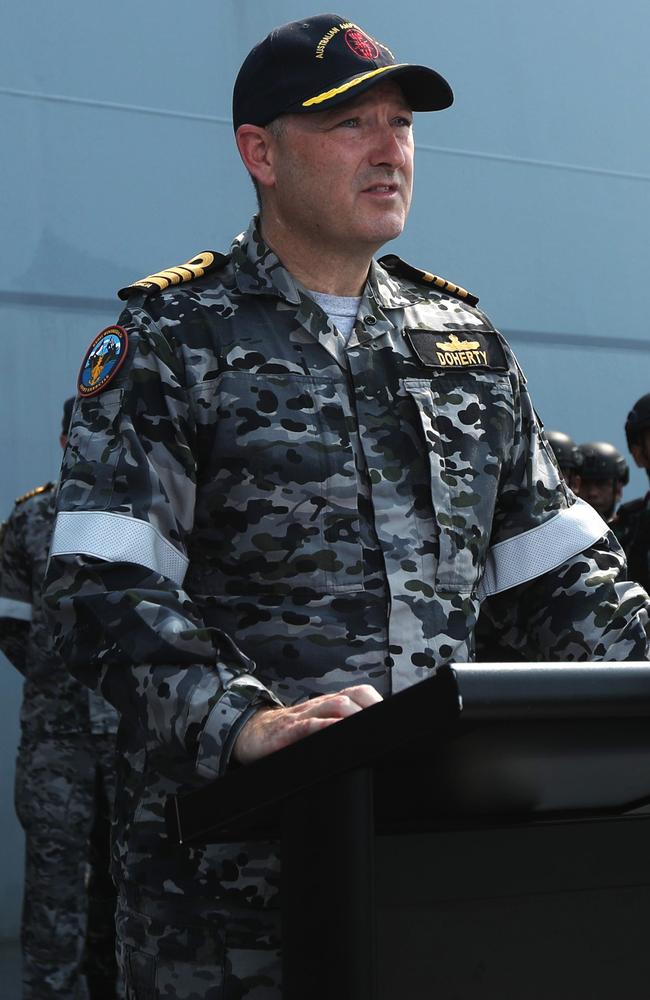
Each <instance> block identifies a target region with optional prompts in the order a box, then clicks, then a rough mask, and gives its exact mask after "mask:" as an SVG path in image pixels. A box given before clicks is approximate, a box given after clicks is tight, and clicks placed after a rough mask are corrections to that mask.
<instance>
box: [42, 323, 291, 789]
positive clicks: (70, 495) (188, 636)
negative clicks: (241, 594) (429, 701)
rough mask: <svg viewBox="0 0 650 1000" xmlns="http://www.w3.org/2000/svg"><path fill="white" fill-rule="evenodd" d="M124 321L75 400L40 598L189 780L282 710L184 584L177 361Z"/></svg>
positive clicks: (190, 464) (168, 762) (157, 748)
mask: <svg viewBox="0 0 650 1000" xmlns="http://www.w3.org/2000/svg"><path fill="white" fill-rule="evenodd" d="M121 321H122V323H123V326H124V328H125V329H126V330H127V331H128V336H129V348H128V354H127V358H126V360H125V362H124V364H123V366H122V368H121V369H120V372H119V374H118V376H117V377H116V378H115V380H114V381H113V382H112V383H111V384H110V387H107V389H106V391H104V392H102V393H100V394H98V395H96V396H93V397H91V398H87V399H80V400H78V401H77V404H76V406H75V412H74V415H73V422H72V426H71V432H70V436H69V442H68V447H67V449H66V453H65V455H64V460H63V468H62V474H61V485H60V490H59V495H58V499H57V521H56V527H55V531H54V536H53V541H52V548H51V552H50V564H49V568H48V574H47V580H46V600H47V603H48V606H49V608H50V611H51V613H52V615H53V617H54V619H55V622H56V625H55V628H56V632H57V642H58V646H59V651H60V653H61V655H62V656H63V659H64V661H65V662H66V664H67V666H68V668H69V669H70V670H71V672H72V673H73V674H74V675H75V676H76V677H78V678H79V679H80V680H81V681H82V682H84V683H85V684H87V685H88V686H90V687H91V688H93V689H95V690H98V691H99V692H101V694H103V695H104V697H105V698H106V699H107V700H108V701H109V702H111V703H112V704H113V705H114V706H115V707H116V708H117V710H118V711H119V712H120V713H121V714H122V716H123V717H125V718H126V719H127V721H128V725H129V728H130V729H131V730H132V728H133V727H134V726H135V727H137V728H138V729H139V731H140V732H141V734H142V738H143V739H144V741H145V743H146V747H147V752H148V753H150V754H154V753H155V754H156V755H157V758H158V760H159V769H160V770H161V772H162V773H165V774H167V775H168V776H170V777H173V778H175V779H176V780H179V781H189V782H193V781H194V782H196V781H198V780H200V779H201V778H214V777H216V776H217V775H218V774H219V773H220V772H221V771H222V770H223V769H224V768H225V767H226V766H227V763H228V759H229V755H230V751H231V749H232V745H233V743H234V740H235V738H236V736H237V734H238V732H239V730H240V728H241V726H242V725H243V723H244V722H245V721H246V720H247V719H248V717H249V716H250V714H252V712H253V711H255V710H256V709H257V708H259V707H260V705H264V704H279V702H278V700H277V698H276V697H275V696H274V695H273V694H272V693H271V692H270V691H268V690H267V689H266V688H265V687H264V686H263V685H262V684H261V683H260V682H259V681H258V680H257V679H256V678H255V677H254V676H252V674H253V670H254V664H253V663H252V662H251V660H250V659H249V658H248V657H247V656H246V655H245V654H244V653H243V652H242V651H241V650H240V649H238V648H237V646H236V645H235V644H234V642H233V641H232V640H231V639H230V638H229V637H228V636H227V635H225V634H224V633H223V632H221V631H219V630H218V629H215V628H212V627H208V626H206V623H205V622H204V621H203V620H202V618H201V615H200V613H199V610H198V609H197V607H196V605H195V604H194V603H193V602H192V600H191V598H190V596H189V595H188V594H187V593H186V592H185V591H184V589H183V580H184V576H185V571H186V568H187V565H188V546H189V544H190V537H191V532H192V526H193V519H194V501H195V494H196V482H197V474H198V471H199V470H198V466H197V457H196V453H195V427H194V422H193V418H192V412H191V407H190V405H189V397H188V392H187V389H186V371H185V368H184V363H183V358H182V356H181V355H180V351H179V353H178V354H177V353H176V352H175V346H176V345H175V343H174V342H173V340H172V338H171V337H170V336H165V335H164V334H163V333H161V332H160V331H159V330H158V328H157V327H156V325H155V323H154V322H153V320H152V319H151V317H150V316H149V315H148V314H147V313H146V312H145V311H143V310H137V311H135V310H134V311H130V310H129V309H127V310H125V312H124V313H123V315H122V317H121Z"/></svg>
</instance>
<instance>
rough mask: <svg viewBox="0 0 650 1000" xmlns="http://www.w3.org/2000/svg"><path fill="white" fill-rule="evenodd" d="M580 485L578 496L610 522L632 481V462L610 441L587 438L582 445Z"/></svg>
mask: <svg viewBox="0 0 650 1000" xmlns="http://www.w3.org/2000/svg"><path fill="white" fill-rule="evenodd" d="M579 447H580V454H581V456H582V464H581V467H580V488H579V491H578V495H579V496H581V497H582V499H583V500H586V501H587V503H588V504H591V506H592V507H593V508H594V510H597V511H598V513H599V514H600V516H601V517H602V518H603V520H605V521H607V522H608V523H609V522H611V520H612V518H613V517H614V511H615V510H616V506H617V504H618V503H619V501H620V499H621V496H622V494H623V487H624V486H626V485H627V484H628V482H629V481H630V470H629V468H628V464H627V462H626V461H625V459H624V458H623V456H622V455H621V453H620V451H619V450H618V449H617V448H615V447H614V445H613V444H610V443H609V442H608V441H587V442H585V444H581V445H580V446H579Z"/></svg>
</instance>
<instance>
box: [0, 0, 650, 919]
mask: <svg viewBox="0 0 650 1000" xmlns="http://www.w3.org/2000/svg"><path fill="white" fill-rule="evenodd" d="M397 11H398V16H396V7H395V5H394V4H392V3H387V2H380V3H377V2H376V0H375V2H373V3H370V2H367V0H355V2H352V3H351V4H350V5H349V6H348V7H347V9H345V10H343V9H342V10H341V12H342V13H343V14H345V15H346V16H347V17H349V18H351V19H353V20H356V21H358V22H359V23H360V24H361V25H362V26H363V27H365V28H366V29H367V30H369V31H370V32H371V33H373V34H376V35H377V36H378V37H379V38H381V39H382V40H384V41H386V42H387V43H388V44H389V45H390V46H391V48H392V49H393V50H394V51H395V52H396V55H397V56H398V58H400V59H404V60H408V61H412V62H424V63H432V64H433V65H435V66H436V67H437V68H439V69H440V70H441V71H442V72H443V73H444V74H445V75H447V76H448V78H449V79H450V80H451V82H452V84H453V86H454V90H455V92H456V105H455V107H454V108H453V109H452V110H450V111H448V112H444V113H442V114H437V115H429V116H426V115H423V116H421V117H420V118H419V119H418V121H417V123H416V141H417V142H418V147H419V151H418V154H417V167H416V185H417V191H416V198H415V202H414V207H413V212H412V216H411V221H410V223H409V227H408V229H407V231H406V232H405V234H404V235H403V236H402V238H401V239H400V240H399V241H397V242H396V244H394V249H395V250H396V252H398V253H400V254H401V255H402V256H404V257H405V258H406V259H407V260H410V261H412V262H413V263H416V264H418V265H420V266H422V267H425V268H427V269H428V270H433V271H435V272H436V273H438V274H442V275H444V276H445V277H449V278H451V279H452V280H454V281H457V282H458V283H460V284H463V285H465V286H466V287H468V288H470V289H471V290H472V291H474V292H476V293H477V294H478V295H480V297H481V304H482V305H483V306H484V307H485V308H486V309H487V311H488V312H489V313H490V315H491V317H492V319H493V320H494V321H495V322H496V323H497V324H498V325H499V326H500V327H501V328H502V329H503V330H504V331H506V332H507V333H508V334H509V336H510V339H511V341H512V343H513V346H514V347H515V350H516V351H517V353H518V355H519V358H520V361H521V362H522V364H523V366H524V368H525V369H526V372H527V374H528V377H529V381H530V384H531V387H532V390H533V394H534V398H535V400H536V403H537V408H538V410H539V411H540V414H541V416H542V418H543V420H544V422H545V424H546V425H547V427H551V428H559V429H562V430H565V431H567V432H568V433H570V434H572V436H574V437H575V438H576V439H578V440H583V441H584V440H587V439H606V440H610V441H613V442H614V443H615V444H616V445H617V446H618V447H619V448H620V449H621V450H622V451H625V442H624V437H623V432H622V425H623V421H624V419H625V414H626V412H627V410H628V409H629V406H630V404H631V403H632V402H633V401H634V400H635V399H636V398H637V397H638V396H640V395H641V394H642V393H643V392H646V391H648V390H650V384H649V382H650V379H649V377H648V361H649V359H650V353H649V351H650V346H649V340H648V334H647V323H646V316H645V289H646V284H647V280H648V278H647V275H648V249H647V231H648V222H649V219H650V212H649V209H650V183H649V181H650V167H649V166H648V164H649V163H650V130H648V128H647V101H648V90H649V85H650V64H649V62H648V58H647V51H648V42H649V38H650V7H649V6H648V4H647V2H645V0H621V2H620V3H619V4H618V5H617V7H616V12H615V13H614V12H613V8H612V7H611V4H606V3H605V2H604V0H589V2H588V0H568V2H567V0H563V2H560V0H546V3H544V4H529V3H521V0H493V2H492V3H489V4H487V3H485V2H481V0H457V2H456V3H454V4H453V5H443V4H428V5H422V4H420V3H419V2H416V0H402V2H401V3H400V4H399V6H398V8H397ZM313 12H314V11H313V10H312V9H309V8H308V7H307V8H306V7H305V4H304V2H300V3H298V2H294V0H275V2H274V3H273V4H270V3H263V2H261V0H259V2H254V0H234V2H233V0H221V2H219V0H211V2H210V3H208V2H206V0H195V2H194V3H193V4H191V5H180V4H178V3H171V2H170V0H161V2H158V3H156V4H155V5H154V4H150V3H144V2H139V3H134V2H132V0H131V2H130V3H126V2H124V0H113V2H112V3H111V4H102V5H98V4H89V3H82V2H81V0H61V2H59V3H57V4H52V3H51V2H46V0H33V2H32V3H30V4H23V5H13V6H12V17H11V24H9V23H8V22H7V21H6V22H5V23H4V26H3V29H4V30H3V33H2V36H1V38H0V116H1V120H2V135H3V147H4V155H3V156H2V158H1V160H0V219H1V224H2V232H3V235H4V239H3V240H2V242H1V245H0V360H1V365H0V451H1V453H0V467H1V468H2V478H1V481H0V511H1V512H3V514H4V512H8V511H9V509H10V507H11V503H12V500H13V498H14V497H15V496H16V495H18V494H20V493H22V492H24V491H25V490H28V489H30V488H31V487H33V486H35V485H37V484H39V483H41V482H44V481H45V480H47V479H48V478H51V477H55V476H56V472H57V467H58V461H59V457H60V456H59V451H58V443H57V435H58V432H59V420H60V408H61V402H62V400H63V399H64V398H65V397H66V396H67V395H70V394H71V393H72V391H73V389H74V381H75V376H76V372H77V368H78V366H79V363H80V361H81V357H82V355H83V353H84V350H85V348H86V346H87V344H88V343H89V342H90V340H91V339H92V337H93V336H94V334H95V333H96V332H97V331H98V330H99V329H101V328H102V327H103V326H105V325H107V324H108V323H110V322H113V321H114V319H115V316H116V311H117V307H116V300H115V299H114V292H115V289H117V288H119V287H121V286H122V285H124V284H126V283H127V282H128V281H130V280H132V279H134V278H137V277H140V276H142V275H143V274H146V273H149V272H150V271H153V270H158V269H159V268H161V267H165V266H168V265H171V264H174V263H177V262H180V261H183V260H185V259H187V258H188V257H190V256H191V255H192V254H194V253H195V252H196V251H198V250H201V249H204V248H214V249H224V248H226V247H227V246H228V244H229V241H230V239H231V237H232V236H233V235H234V234H235V233H237V232H239V231H240V230H241V229H242V228H244V226H245V225H246V223H247V220H248V217H249V215H250V214H251V213H252V211H253V207H254V203H253V196H252V189H251V188H250V185H249V182H248V180H247V179H246V178H245V176H244V175H243V173H242V169H241V167H240V165H239V161H238V158H237V156H236V153H235V151H234V147H233V141H232V131H231V127H230V123H229V102H230V88H231V83H232V80H233V78H234V75H235V73H236V69H237V67H238V65H239V63H240V62H241V59H242V57H243V56H244V54H245V53H246V52H247V51H248V49H249V48H250V46H251V45H252V44H253V43H254V42H255V41H257V40H258V39H259V38H260V37H262V36H263V35H264V34H265V33H266V32H267V31H268V30H269V29H270V28H271V27H272V26H273V25H275V24H278V23H281V22H282V21H285V20H291V19H293V18H296V17H301V16H303V15H305V14H309V13H313ZM644 488H645V481H644V479H643V478H642V476H641V475H640V474H639V473H638V472H636V473H635V474H634V475H633V481H632V483H631V485H630V487H628V491H627V496H629V497H632V496H634V495H635V494H638V493H639V492H640V491H641V490H643V489H644ZM0 666H1V667H4V668H5V669H2V670H1V671H0V691H1V694H2V699H3V704H4V706H5V707H4V716H3V723H4V724H3V726H2V729H1V730H0V843H2V845H3V850H2V852H1V853H0V936H7V935H11V934H13V933H15V931H16V928H17V922H18V900H19V890H20V863H21V861H20V850H21V836H20V831H19V830H18V828H17V825H16V822H15V820H14V817H13V807H12V777H13V757H14V749H15V743H16V739H17V726H16V716H17V709H18V703H19V698H20V689H19V684H18V682H17V679H16V677H15V676H14V674H13V672H12V671H11V669H10V668H9V666H8V665H7V664H6V663H4V661H3V662H2V664H0Z"/></svg>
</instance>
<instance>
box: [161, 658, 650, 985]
mask: <svg viewBox="0 0 650 1000" xmlns="http://www.w3.org/2000/svg"><path fill="white" fill-rule="evenodd" d="M646 803H650V664H646V663H620V664H607V663H599V664H571V663H563V664H560V663H556V664H539V663H537V664H512V665H502V666H501V665H494V664H490V665H478V664H477V665H456V666H454V667H453V668H452V667H446V668H441V669H440V670H439V671H438V672H437V674H436V675H435V676H434V677H432V678H431V679H429V680H427V681H424V682H422V683H421V684H418V685H415V686H414V687H412V688H410V689H408V690H407V691H404V692H401V693H400V694H398V695H395V696H394V697H393V698H391V699H389V700H387V701H385V702H383V703H381V704H379V705H376V706H373V707H372V708H370V709H366V710H365V711H364V712H361V713H359V714H357V715H355V716H353V717H352V718H351V719H348V720H345V721H344V722H341V723H338V724H337V725H336V726H332V727H330V728H329V729H327V730H325V731H323V732H321V733H318V734H316V735H315V736H312V737H309V738H308V739H307V740H304V741H303V742H301V743H299V744H296V745H294V746H292V747H288V748H287V749H285V750H282V751H280V752H278V753H276V754H273V755H272V756H271V757H268V758H266V759H264V760H261V761H258V762H256V763H255V764H253V765H250V766H249V767H246V768H241V769H237V770H233V771H232V772H229V773H228V774H227V775H225V776H224V777H223V778H221V779H219V781H217V782H215V783H214V784H213V785H212V786H210V787H207V788H204V789H201V790H198V791H196V792H192V793H190V794H189V795H186V796H183V797H180V798H172V799H170V801H169V802H168V804H167V823H168V832H169V836H170V837H171V838H172V839H174V840H175V841H176V842H178V843H192V842H200V841H203V842H206V841H231V840H238V839H255V838H260V837H264V838H268V837H273V838H277V839H278V840H279V841H280V842H281V852H282V907H283V912H282V920H283V961H284V968H283V977H284V997H285V998H286V1000H306V998H309V1000H319V998H328V1000H334V998H336V1000H371V998H372V1000H375V998H379V1000H384V998H388V997H390V998H391V1000H393V998H395V997H399V998H400V1000H420V998H422V1000H424V998H429V997H432V998H435V1000H452V998H453V1000H456V998H463V1000H464V998H469V1000H474V998H477V1000H478V998H480V1000H497V998H498V1000H509V998H512V1000H550V998H551V997H552V998H553V1000H562V998H565V997H566V1000H580V998H584V1000H600V998H603V1000H605V998H606V1000H611V998H613V997H617V996H621V995H628V996H631V995H645V993H646V992H648V990H649V989H650V954H649V953H648V949H647V945H646V943H645V942H646V933H647V932H646V927H647V924H648V921H650V806H649V807H648V809H647V811H646V808H645V807H646Z"/></svg>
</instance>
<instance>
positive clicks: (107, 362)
mask: <svg viewBox="0 0 650 1000" xmlns="http://www.w3.org/2000/svg"><path fill="white" fill-rule="evenodd" d="M128 343H129V338H128V335H127V332H126V330H123V329H122V327H121V326H107V327H106V329H105V330H102V332H101V333H98V334H97V336H96V337H95V339H94V340H93V342H92V344H91V345H90V347H89V348H88V351H87V352H86V357H85V358H84V359H83V363H82V365H81V370H80V371H79V378H78V380H77V389H78V390H79V393H80V395H82V396H94V395H96V393H98V392H101V391H102V389H105V388H106V386H107V385H108V383H109V382H112V381H113V379H114V378H115V376H116V375H117V373H118V371H119V368H120V365H121V364H122V362H123V361H124V359H125V357H126V349H127V346H128Z"/></svg>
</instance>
